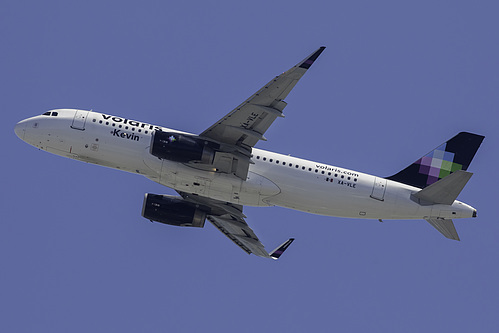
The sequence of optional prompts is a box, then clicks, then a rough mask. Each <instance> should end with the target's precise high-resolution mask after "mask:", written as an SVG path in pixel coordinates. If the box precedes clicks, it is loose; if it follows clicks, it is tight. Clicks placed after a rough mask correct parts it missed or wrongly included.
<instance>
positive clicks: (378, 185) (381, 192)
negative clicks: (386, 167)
mask: <svg viewBox="0 0 499 333" xmlns="http://www.w3.org/2000/svg"><path fill="white" fill-rule="evenodd" d="M385 191H386V179H385V178H378V177H374V185H373V191H372V193H371V198H373V199H376V200H380V201H383V200H385Z"/></svg>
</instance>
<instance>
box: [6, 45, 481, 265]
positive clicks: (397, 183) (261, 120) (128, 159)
mask: <svg viewBox="0 0 499 333" xmlns="http://www.w3.org/2000/svg"><path fill="white" fill-rule="evenodd" d="M323 50H324V47H321V48H319V49H318V50H317V51H315V52H314V53H312V54H311V55H310V56H308V57H307V58H305V60H303V61H301V62H300V63H298V64H297V65H296V66H294V67H292V68H291V69H290V70H288V71H286V72H285V73H283V74H281V75H279V76H277V77H275V78H274V79H272V80H271V81H270V82H269V83H268V84H266V85H265V86H264V87H263V88H261V89H260V90H259V91H258V92H256V93H255V94H254V95H252V96H251V97H250V98H248V99H247V100H246V101H244V102H243V103H242V104H241V105H239V106H238V107H236V108H235V109H234V110H232V111H231V112H230V113H228V114H227V115H226V116H224V117H223V118H222V119H220V120H219V121H217V122H216V123H215V124H214V125H213V126H211V127H209V128H208V129H207V130H205V131H204V132H202V133H201V134H199V135H196V134H191V133H186V132H181V131H177V130H174V129H170V128H166V127H162V126H158V125H151V124H148V123H144V122H141V121H135V120H130V119H127V118H123V117H118V116H112V115H108V114H104V113H100V112H93V111H86V110H79V109H57V110H52V111H48V112H45V113H43V114H42V115H39V116H35V117H32V118H28V119H25V120H22V121H20V122H19V123H18V124H17V125H16V127H15V132H16V134H17V135H18V136H19V137H20V138H21V139H22V140H24V141H26V142H27V143H29V144H31V145H33V146H35V147H37V148H39V149H42V150H46V151H48V152H50V153H53V154H56V155H60V156H64V157H69V158H72V159H76V160H80V161H84V162H88V163H93V164H98V165H102V166H106V167H110V168H115V169H119V170H124V171H128V172H131V173H137V174H140V175H143V176H145V177H147V178H149V179H151V180H153V181H155V182H157V183H160V184H162V185H165V186H167V187H171V188H173V189H175V190H176V191H177V192H178V193H179V195H180V196H169V195H160V194H146V195H145V198H144V203H143V209H142V215H143V216H144V217H146V218H147V219H150V220H152V221H158V222H161V223H165V224H171V225H176V226H190V227H203V226H204V223H205V220H206V219H208V220H209V221H210V222H211V223H213V224H214V225H215V226H216V227H217V228H218V229H219V230H220V231H222V232H223V233H224V234H225V235H226V236H227V237H229V238H230V239H231V240H232V241H233V242H234V243H236V244H237V245H238V246H239V247H241V248H242V249H243V250H244V251H246V252H247V253H254V254H255V255H258V256H262V257H267V258H273V259H277V258H279V256H280V255H281V254H282V253H283V251H284V250H285V249H286V248H287V247H288V246H289V245H290V244H291V242H292V241H293V239H289V240H288V241H286V242H284V243H283V244H282V245H281V246H279V247H278V248H277V249H276V250H274V251H272V252H270V253H269V252H267V251H266V250H265V248H264V246H263V245H262V243H261V242H260V241H259V239H258V237H257V236H256V235H255V233H254V232H253V230H252V229H251V228H250V227H249V226H248V224H247V223H246V221H245V218H246V216H245V215H244V214H243V212H242V210H243V206H244V205H248V206H281V207H287V208H291V209H296V210H300V211H304V212H309V213H312V214H320V215H327V216H338V217H349V218H365V219H376V220H377V219H424V220H427V221H428V222H430V223H431V224H432V225H433V226H434V227H435V228H436V229H437V230H438V231H440V232H441V233H442V234H443V235H444V236H445V237H447V238H451V239H456V240H458V239H459V237H458V235H457V232H456V229H455V228H454V224H453V222H452V219H456V218H469V217H476V210H475V209H474V208H473V207H471V206H469V205H467V204H465V203H463V202H460V201H458V200H456V198H457V196H458V195H459V193H460V192H461V190H462V189H463V188H464V186H465V184H466V182H467V181H468V180H469V178H470V177H471V173H469V172H467V171H466V170H467V168H468V166H469V164H470V162H471V160H472V159H473V156H474V155H475V153H476V151H477V149H478V147H479V146H480V144H481V142H482V140H483V138H484V137H483V136H480V135H476V134H471V133H466V132H462V133H459V134H457V135H456V136H455V137H453V138H452V139H450V140H449V141H447V142H446V143H444V144H442V145H440V146H439V147H437V148H436V149H434V150H433V151H431V152H430V153H428V154H427V155H425V156H423V157H422V158H420V159H419V160H417V161H416V162H415V163H413V164H412V165H410V166H408V167H407V168H406V169H404V170H402V171H401V172H399V173H397V174H395V175H393V176H391V177H387V178H383V177H378V176H372V175H368V174H365V173H361V172H357V171H353V170H348V169H345V168H341V167H337V166H333V165H328V164H325V163H319V162H313V161H308V160H303V159H300V158H296V157H291V156H288V155H282V154H279V153H274V152H270V151H265V150H261V149H257V148H254V145H255V144H256V143H257V142H258V141H259V140H266V139H265V138H264V136H263V135H264V133H265V132H266V131H267V129H268V128H269V127H270V125H271V124H272V123H273V121H274V120H275V119H276V118H278V117H284V116H283V113H282V111H283V109H284V108H285V106H286V102H284V98H285V97H286V96H287V95H288V93H289V92H290V91H291V90H292V88H293V87H294V86H295V84H296V83H297V82H298V80H299V79H300V78H301V77H302V76H303V74H305V72H306V71H307V70H308V69H309V68H310V66H311V65H312V64H313V63H314V61H315V60H316V59H317V58H318V57H319V55H320V54H321V53H322V51H323Z"/></svg>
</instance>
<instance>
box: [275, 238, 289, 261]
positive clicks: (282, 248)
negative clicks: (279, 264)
mask: <svg viewBox="0 0 499 333" xmlns="http://www.w3.org/2000/svg"><path fill="white" fill-rule="evenodd" d="M294 240H295V239H294V238H290V239H288V240H287V241H285V242H284V243H282V244H281V245H279V246H278V247H277V248H276V249H275V250H274V251H272V252H270V253H269V256H270V257H271V258H272V259H274V260H277V259H279V257H280V256H281V255H282V254H283V253H284V251H286V249H287V248H288V247H289V246H290V245H291V243H293V241H294Z"/></svg>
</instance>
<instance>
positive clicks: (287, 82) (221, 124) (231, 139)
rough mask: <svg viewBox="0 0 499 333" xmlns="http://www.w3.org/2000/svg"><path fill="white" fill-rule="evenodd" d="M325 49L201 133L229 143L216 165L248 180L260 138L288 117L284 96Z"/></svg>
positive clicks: (278, 77)
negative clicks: (251, 157)
mask: <svg viewBox="0 0 499 333" xmlns="http://www.w3.org/2000/svg"><path fill="white" fill-rule="evenodd" d="M324 49H325V47H320V48H319V49H318V50H316V51H315V52H314V53H312V54H311V55H310V56H308V57H307V58H305V60H303V61H301V62H300V63H298V64H297V65H296V66H294V67H292V68H291V69H289V70H288V71H286V72H284V73H283V74H281V75H279V76H277V77H275V78H274V79H272V80H271V81H270V82H269V83H267V84H266V85H265V86H264V87H263V88H261V89H260V90H258V91H257V92H256V93H255V94H254V95H253V96H251V97H250V98H248V99H247V100H245V101H244V102H243V103H242V104H241V105H239V106H238V107H237V108H235V109H234V110H232V111H231V112H229V113H228V114H227V115H226V116H225V117H223V118H222V119H220V120H219V121H217V122H216V123H215V124H214V125H213V126H211V127H210V128H208V129H207V130H206V131H204V132H203V133H201V134H200V136H201V137H205V138H209V139H212V140H215V141H217V142H220V143H222V144H225V145H227V146H229V149H225V152H224V153H220V154H219V156H218V157H217V156H215V162H214V164H215V166H214V167H215V168H217V169H218V170H220V171H221V172H227V173H234V174H235V175H236V176H238V177H240V178H242V179H244V180H245V179H246V175H247V173H248V167H249V163H250V161H249V159H250V156H251V148H252V147H253V146H254V145H255V144H256V143H257V142H258V141H259V140H266V139H265V137H264V134H265V132H266V131H267V129H268V128H269V127H270V125H272V123H273V122H274V120H275V119H276V118H277V117H284V116H283V114H282V111H283V109H284V107H286V102H284V98H286V96H288V94H289V92H290V91H291V90H292V89H293V87H294V86H295V85H296V83H297V82H298V80H300V78H301V77H302V76H303V75H304V74H305V72H306V71H307V70H308V69H309V68H310V66H311V65H312V64H313V63H314V61H315V60H316V59H317V58H318V57H319V55H320V54H321V53H322V51H324ZM230 147H232V152H231V149H230ZM218 166H220V168H219V167H218Z"/></svg>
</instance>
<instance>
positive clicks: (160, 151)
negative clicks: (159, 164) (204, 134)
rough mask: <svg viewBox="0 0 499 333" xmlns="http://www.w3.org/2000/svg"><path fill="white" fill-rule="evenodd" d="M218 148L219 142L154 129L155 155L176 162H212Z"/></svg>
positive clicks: (153, 149)
mask: <svg viewBox="0 0 499 333" xmlns="http://www.w3.org/2000/svg"><path fill="white" fill-rule="evenodd" d="M217 148H218V145H217V144H215V143H213V142H210V141H207V140H203V139H201V138H199V137H196V136H192V135H185V134H180V133H176V132H163V131H154V133H153V135H152V138H151V148H150V152H151V154H152V155H153V156H156V157H158V158H161V159H166V160H170V161H175V162H181V163H188V162H191V161H200V162H201V163H204V164H212V163H213V159H214V157H215V149H217Z"/></svg>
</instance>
